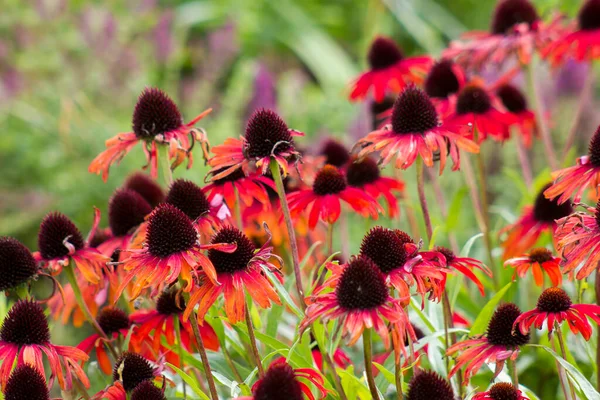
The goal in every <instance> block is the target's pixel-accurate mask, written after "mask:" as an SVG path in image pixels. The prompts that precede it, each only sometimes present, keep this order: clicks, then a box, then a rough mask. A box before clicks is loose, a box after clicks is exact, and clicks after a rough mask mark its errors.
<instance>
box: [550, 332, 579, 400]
mask: <svg viewBox="0 0 600 400" xmlns="http://www.w3.org/2000/svg"><path fill="white" fill-rule="evenodd" d="M554 325H555V326H556V337H557V338H558V345H559V347H560V355H561V356H562V358H563V359H564V360H566V359H567V350H566V347H565V342H564V339H563V333H562V328H561V326H560V324H558V323H556V322H555V323H554ZM561 368H562V367H561ZM567 384H568V385H569V389H570V391H571V398H573V399H576V397H575V389H574V388H573V385H571V381H570V380H569V379H568V378H567Z"/></svg>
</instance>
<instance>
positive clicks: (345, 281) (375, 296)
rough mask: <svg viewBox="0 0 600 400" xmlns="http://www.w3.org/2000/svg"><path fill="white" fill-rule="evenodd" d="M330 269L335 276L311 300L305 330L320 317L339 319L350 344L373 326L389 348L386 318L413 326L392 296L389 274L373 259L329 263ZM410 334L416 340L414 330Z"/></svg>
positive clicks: (303, 327) (404, 326)
mask: <svg viewBox="0 0 600 400" xmlns="http://www.w3.org/2000/svg"><path fill="white" fill-rule="evenodd" d="M327 268H329V269H330V270H331V272H332V275H331V277H330V278H329V279H327V281H325V282H324V283H323V285H322V286H320V287H318V288H317V289H316V290H315V292H314V294H313V295H312V296H311V297H310V298H308V299H307V301H308V302H309V303H310V305H309V306H308V308H307V309H306V318H305V319H304V320H303V321H302V323H301V324H300V330H301V331H303V330H304V329H306V328H307V327H308V326H309V325H310V324H312V323H313V322H314V321H316V320H317V319H321V320H322V321H328V320H331V319H339V324H340V326H342V329H343V334H348V335H349V344H350V345H353V344H354V343H356V341H357V340H358V339H359V338H360V336H361V335H362V333H363V331H364V330H365V329H371V328H373V329H374V330H375V331H376V332H377V333H378V334H379V336H381V338H382V340H383V343H384V345H385V347H386V348H389V347H390V335H389V330H388V327H387V325H386V321H389V322H392V323H396V324H397V325H398V327H401V328H402V329H408V328H409V327H410V323H409V322H408V316H407V315H406V313H405V312H404V310H403V309H402V306H401V304H400V300H397V299H394V298H392V297H391V296H390V292H389V289H388V287H387V285H386V283H385V276H384V275H383V274H382V273H381V271H380V270H379V268H378V267H377V266H376V265H375V263H374V262H373V261H371V260H370V259H369V258H367V257H365V256H358V257H353V258H352V259H350V261H348V263H346V264H343V265H337V264H333V263H329V264H328V265H327ZM331 289H333V291H331ZM410 334H411V335H412V337H413V340H415V337H414V331H413V330H412V329H410ZM402 342H403V341H402Z"/></svg>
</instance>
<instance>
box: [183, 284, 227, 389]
mask: <svg viewBox="0 0 600 400" xmlns="http://www.w3.org/2000/svg"><path fill="white" fill-rule="evenodd" d="M185 297H187V298H186V299H185V300H186V302H187V301H189V296H185ZM190 323H191V324H192V330H193V331H194V339H195V340H196V346H197V347H198V353H200V359H201V360H202V365H203V366H204V374H205V375H206V382H207V383H208V390H209V391H210V397H211V399H212V400H219V395H218V394H217V387H216V385H215V378H214V377H213V374H212V369H211V367H210V363H209V362H208V356H207V355H206V348H205V347H204V342H203V341H202V335H200V329H199V328H198V318H197V317H196V312H195V311H192V312H191V314H190Z"/></svg>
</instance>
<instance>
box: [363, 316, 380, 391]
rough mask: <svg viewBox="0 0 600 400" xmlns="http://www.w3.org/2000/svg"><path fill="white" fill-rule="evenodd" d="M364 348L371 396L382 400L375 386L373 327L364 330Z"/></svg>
mask: <svg viewBox="0 0 600 400" xmlns="http://www.w3.org/2000/svg"><path fill="white" fill-rule="evenodd" d="M363 348H364V355H365V372H366V374H367V383H368V385H369V390H370V391H371V398H373V399H374V400H380V397H379V393H378V392H377V386H375V377H374V376H373V354H372V351H371V329H370V328H366V329H365V330H364V331H363Z"/></svg>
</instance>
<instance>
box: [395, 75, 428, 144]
mask: <svg viewBox="0 0 600 400" xmlns="http://www.w3.org/2000/svg"><path fill="white" fill-rule="evenodd" d="M438 122H439V121H438V116H437V111H436V110H435V106H434V105H433V103H432V102H431V99H430V98H429V96H427V94H426V93H425V92H424V91H422V90H421V89H419V88H417V87H416V86H412V85H411V86H409V87H407V88H406V89H404V91H403V92H402V93H401V94H400V96H398V99H396V102H395V103H394V108H393V109H392V130H393V131H394V132H396V133H425V132H427V131H429V130H431V129H433V128H435V127H436V126H438Z"/></svg>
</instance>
